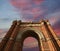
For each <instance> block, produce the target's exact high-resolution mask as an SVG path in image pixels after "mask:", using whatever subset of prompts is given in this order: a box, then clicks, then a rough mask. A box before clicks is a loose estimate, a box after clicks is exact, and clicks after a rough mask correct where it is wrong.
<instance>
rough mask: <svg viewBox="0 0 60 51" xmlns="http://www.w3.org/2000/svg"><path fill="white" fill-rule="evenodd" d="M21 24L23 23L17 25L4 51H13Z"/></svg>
mask: <svg viewBox="0 0 60 51" xmlns="http://www.w3.org/2000/svg"><path fill="white" fill-rule="evenodd" d="M20 23H21V21H18V22H17V25H16V27H15V29H14V31H13V33H12V35H11V37H10V39H9V41H8V42H7V44H6V47H5V48H4V51H12V48H13V45H14V43H15V38H16V36H17V34H18V31H19V26H20Z"/></svg>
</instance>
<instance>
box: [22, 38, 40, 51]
mask: <svg viewBox="0 0 60 51" xmlns="http://www.w3.org/2000/svg"><path fill="white" fill-rule="evenodd" d="M22 51H39V45H38V41H37V39H36V38H34V37H27V38H25V40H24V42H23V49H22Z"/></svg>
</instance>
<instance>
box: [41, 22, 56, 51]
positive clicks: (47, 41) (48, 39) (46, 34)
mask: <svg viewBox="0 0 60 51" xmlns="http://www.w3.org/2000/svg"><path fill="white" fill-rule="evenodd" d="M44 22H45V21H42V22H41V31H42V33H43V35H44V36H45V39H46V42H42V50H43V51H44V50H47V49H48V50H50V51H55V49H54V46H53V44H52V41H51V40H50V36H49V34H48V30H47V29H46V28H47V27H46V26H45V23H44ZM45 43H46V45H45ZM44 46H48V47H47V48H46V47H44Z"/></svg>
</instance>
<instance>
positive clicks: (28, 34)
mask: <svg viewBox="0 0 60 51" xmlns="http://www.w3.org/2000/svg"><path fill="white" fill-rule="evenodd" d="M29 37H32V38H33V39H34V38H35V41H37V44H38V46H37V47H34V48H36V50H37V51H41V44H40V37H39V36H38V34H37V33H36V32H34V31H32V30H27V31H26V32H23V34H22V38H21V39H22V45H23V46H22V50H23V51H24V49H23V48H24V40H25V39H26V38H29ZM28 41H29V40H28ZM32 45H33V44H32ZM33 46H34V45H33ZM25 50H26V51H28V49H25ZM32 50H34V51H35V49H32Z"/></svg>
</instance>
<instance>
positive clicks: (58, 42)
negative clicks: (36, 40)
mask: <svg viewBox="0 0 60 51" xmlns="http://www.w3.org/2000/svg"><path fill="white" fill-rule="evenodd" d="M46 23H47V25H48V28H49V30H50V32H51V33H52V35H53V37H54V38H55V40H56V42H57V44H58V45H59V47H60V40H59V38H58V36H57V35H56V33H55V32H54V31H53V29H52V27H51V25H50V23H49V22H48V21H46Z"/></svg>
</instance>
